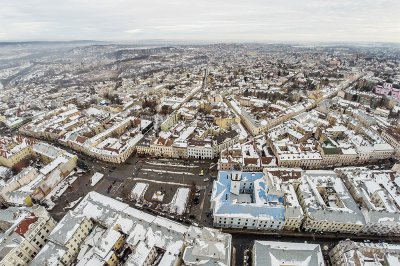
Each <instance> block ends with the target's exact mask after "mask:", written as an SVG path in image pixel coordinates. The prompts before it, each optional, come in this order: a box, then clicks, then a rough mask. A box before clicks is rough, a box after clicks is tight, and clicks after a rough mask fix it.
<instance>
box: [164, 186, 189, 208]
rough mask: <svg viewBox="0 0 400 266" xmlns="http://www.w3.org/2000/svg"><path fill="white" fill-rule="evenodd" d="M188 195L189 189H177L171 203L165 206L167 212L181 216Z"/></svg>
mask: <svg viewBox="0 0 400 266" xmlns="http://www.w3.org/2000/svg"><path fill="white" fill-rule="evenodd" d="M189 193H190V189H189V188H178V190H177V191H176V193H175V195H174V198H173V199H172V201H171V203H169V204H167V208H168V209H169V212H171V213H176V214H178V215H182V214H183V213H184V212H185V209H186V204H187V201H188V198H189Z"/></svg>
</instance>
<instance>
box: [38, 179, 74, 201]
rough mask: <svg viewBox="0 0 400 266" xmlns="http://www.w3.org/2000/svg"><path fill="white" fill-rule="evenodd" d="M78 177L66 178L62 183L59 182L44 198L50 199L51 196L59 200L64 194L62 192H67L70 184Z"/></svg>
mask: <svg viewBox="0 0 400 266" xmlns="http://www.w3.org/2000/svg"><path fill="white" fill-rule="evenodd" d="M77 178H78V177H77V176H76V175H73V176H68V177H67V178H65V179H64V180H63V181H61V182H60V183H58V185H57V186H56V187H55V188H54V189H53V190H52V191H51V192H50V193H49V194H48V195H47V196H46V198H49V199H50V198H51V197H52V196H53V197H54V198H56V199H57V198H59V197H60V196H61V195H62V194H64V192H65V191H66V190H67V188H68V187H69V186H70V185H72V183H74V182H75V180H76V179H77Z"/></svg>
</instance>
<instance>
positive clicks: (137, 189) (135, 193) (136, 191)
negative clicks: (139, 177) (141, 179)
mask: <svg viewBox="0 0 400 266" xmlns="http://www.w3.org/2000/svg"><path fill="white" fill-rule="evenodd" d="M148 187H149V184H147V183H136V184H135V186H134V187H133V189H132V191H131V199H133V200H138V199H141V198H143V197H144V193H146V190H147V188H148Z"/></svg>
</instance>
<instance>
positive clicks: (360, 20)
mask: <svg viewBox="0 0 400 266" xmlns="http://www.w3.org/2000/svg"><path fill="white" fill-rule="evenodd" d="M399 8H400V3H399V2H397V1H393V0H382V1H370V0H368V1H361V0H357V1H330V2H325V1H315V0H312V1H285V2H280V3H277V2H275V1H249V2H246V4H245V5H244V4H243V2H241V1H236V0H235V1H230V2H229V5H228V4H227V3H226V2H223V1H214V2H212V3H210V2H204V1H181V0H176V1H169V2H164V1H152V2H150V3H149V2H148V1H133V2H130V1H125V0H117V1H84V2H82V1H75V0H70V1H63V2H62V3H57V4H56V5H55V4H54V3H53V2H52V1H47V0H44V1H39V3H38V2H36V1H32V0H28V1H24V2H23V3H22V2H15V1H9V0H7V1H4V2H3V3H2V9H1V10H0V25H2V26H0V41H68V40H88V39H90V40H98V41H128V42H131V41H144V40H154V39H157V40H173V41H203V42H219V41H222V42H230V41H231V42H252V41H255V42H269V41H271V42H400V19H399V18H398V16H396V11H397V10H399Z"/></svg>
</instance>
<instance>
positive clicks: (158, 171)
mask: <svg viewBox="0 0 400 266" xmlns="http://www.w3.org/2000/svg"><path fill="white" fill-rule="evenodd" d="M142 170H143V171H148V172H154V173H167V174H178V175H182V174H185V175H194V174H192V173H189V172H174V171H167V170H157V169H149V168H143V169H142Z"/></svg>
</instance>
